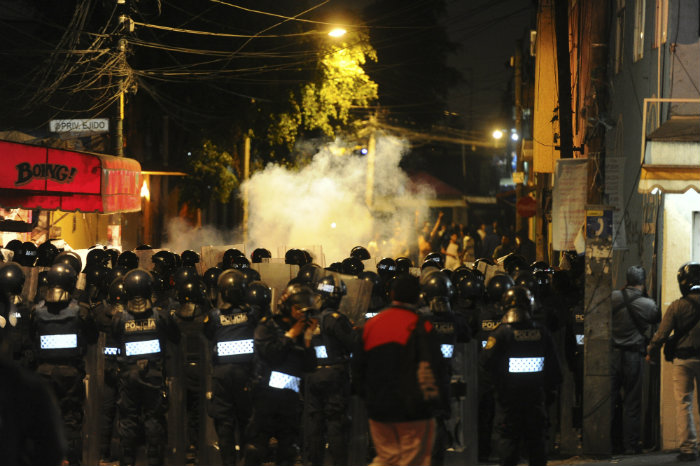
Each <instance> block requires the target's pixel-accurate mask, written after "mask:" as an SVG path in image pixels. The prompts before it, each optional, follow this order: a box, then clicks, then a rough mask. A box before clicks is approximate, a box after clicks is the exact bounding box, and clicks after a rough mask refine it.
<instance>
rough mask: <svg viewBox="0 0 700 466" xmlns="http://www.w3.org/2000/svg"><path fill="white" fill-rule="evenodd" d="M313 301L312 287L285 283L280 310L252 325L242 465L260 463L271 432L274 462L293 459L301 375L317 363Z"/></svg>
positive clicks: (283, 465)
mask: <svg viewBox="0 0 700 466" xmlns="http://www.w3.org/2000/svg"><path fill="white" fill-rule="evenodd" d="M314 300H315V298H314V292H313V290H312V289H311V288H310V287H308V286H306V285H302V284H299V283H295V284H292V285H289V286H287V288H286V289H285V290H284V292H283V293H282V296H281V297H280V300H279V303H278V306H277V308H278V310H279V313H278V314H275V315H273V316H272V317H267V318H263V319H262V320H261V321H260V323H259V324H258V326H257V327H256V328H255V356H256V357H255V374H256V385H255V386H254V389H253V390H254V392H253V415H252V417H251V419H250V424H249V428H248V444H247V445H246V457H245V464H246V466H258V465H260V464H262V463H263V461H264V459H265V457H266V452H267V446H268V443H269V441H270V438H271V437H275V438H276V439H277V461H276V462H275V464H277V465H280V466H290V465H293V464H294V462H295V460H296V457H297V446H296V441H297V438H298V435H299V421H300V410H301V399H300V395H299V391H300V388H301V378H302V377H303V375H304V373H306V372H311V371H313V370H315V369H316V363H317V362H316V350H315V349H314V347H313V346H312V344H311V338H312V336H313V332H314V329H315V328H316V326H317V325H318V322H317V321H316V320H315V319H313V318H309V316H308V314H309V312H311V311H312V310H313V309H314Z"/></svg>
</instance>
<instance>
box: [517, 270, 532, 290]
mask: <svg viewBox="0 0 700 466" xmlns="http://www.w3.org/2000/svg"><path fill="white" fill-rule="evenodd" d="M514 282H515V286H523V287H525V288H527V289H528V290H530V293H532V294H533V295H536V294H537V280H536V279H535V274H533V273H532V272H528V271H522V272H520V273H519V274H518V275H517V276H516V277H515V280H514Z"/></svg>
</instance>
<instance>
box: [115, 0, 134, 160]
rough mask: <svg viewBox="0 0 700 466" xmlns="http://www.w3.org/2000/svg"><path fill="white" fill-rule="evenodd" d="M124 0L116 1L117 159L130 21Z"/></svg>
mask: <svg viewBox="0 0 700 466" xmlns="http://www.w3.org/2000/svg"><path fill="white" fill-rule="evenodd" d="M125 4H126V0H117V13H118V15H119V16H118V18H119V26H118V28H117V30H118V32H117V34H118V40H117V54H118V55H119V60H118V61H117V63H118V66H119V69H118V70H117V92H118V93H119V97H118V99H117V105H116V111H115V114H114V134H113V137H114V155H116V156H118V157H123V156H124V92H125V87H126V37H125V33H126V31H128V30H129V29H130V24H131V19H130V18H129V17H128V16H127V15H126V13H125V11H126V10H125Z"/></svg>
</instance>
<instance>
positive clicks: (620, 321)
mask: <svg viewBox="0 0 700 466" xmlns="http://www.w3.org/2000/svg"><path fill="white" fill-rule="evenodd" d="M623 292H624V293H626V294H627V300H628V302H629V306H628V308H629V312H628V309H625V307H624V306H622V303H624V299H623ZM611 301H612V309H613V315H612V342H613V346H616V347H618V348H626V349H638V350H640V351H642V350H644V347H645V346H646V344H647V338H648V336H649V334H650V333H651V326H652V324H656V323H657V322H659V317H660V313H659V308H658V307H657V306H656V303H655V302H654V301H653V300H652V299H649V298H647V297H645V296H643V295H642V291H641V290H639V289H637V288H634V287H631V286H628V287H626V288H624V289H623V290H615V291H613V292H612V296H611ZM620 306H622V307H620ZM630 313H631V314H633V316H631V315H630ZM633 318H636V319H637V322H638V324H639V326H640V327H642V331H643V333H644V334H646V335H647V337H645V336H644V334H642V333H640V331H639V329H638V327H637V324H635V322H634V320H633Z"/></svg>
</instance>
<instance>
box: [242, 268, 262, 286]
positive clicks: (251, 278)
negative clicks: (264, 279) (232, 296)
mask: <svg viewBox="0 0 700 466" xmlns="http://www.w3.org/2000/svg"><path fill="white" fill-rule="evenodd" d="M240 272H241V273H242V274H243V277H245V282H246V283H251V282H255V281H258V280H260V272H258V271H257V270H255V269H241V271H240Z"/></svg>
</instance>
